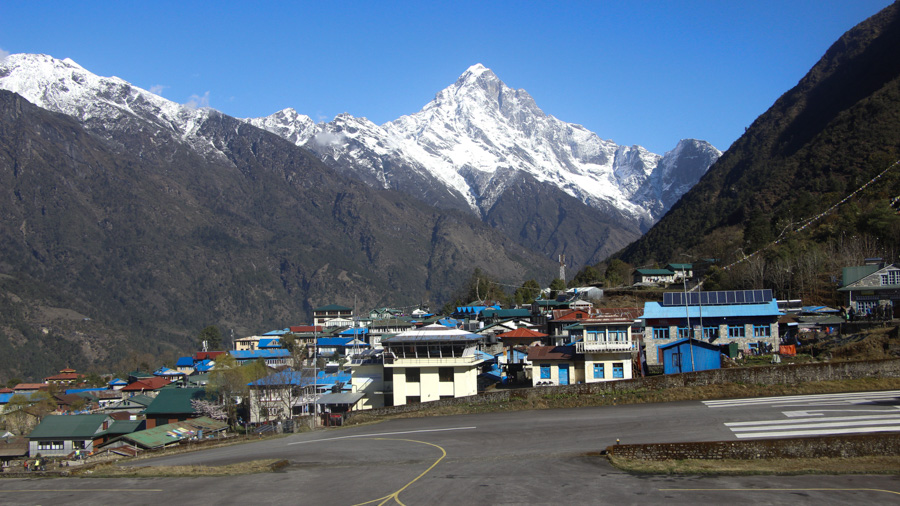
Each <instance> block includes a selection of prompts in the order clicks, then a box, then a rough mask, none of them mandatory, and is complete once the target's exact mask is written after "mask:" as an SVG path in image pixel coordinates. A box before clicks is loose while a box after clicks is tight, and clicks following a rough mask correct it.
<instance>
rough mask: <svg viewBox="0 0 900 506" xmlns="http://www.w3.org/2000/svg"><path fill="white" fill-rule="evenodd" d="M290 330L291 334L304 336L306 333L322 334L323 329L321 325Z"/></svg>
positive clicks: (299, 326) (303, 326) (300, 326)
mask: <svg viewBox="0 0 900 506" xmlns="http://www.w3.org/2000/svg"><path fill="white" fill-rule="evenodd" d="M289 328H290V330H291V332H293V333H295V334H303V333H305V332H322V327H321V326H320V325H297V326H294V327H289Z"/></svg>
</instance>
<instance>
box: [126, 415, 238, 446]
mask: <svg viewBox="0 0 900 506" xmlns="http://www.w3.org/2000/svg"><path fill="white" fill-rule="evenodd" d="M227 426H228V424H227V423H225V422H220V421H218V420H213V419H212V418H208V417H205V416H204V417H200V418H195V419H193V420H185V421H183V422H176V423H167V424H165V425H160V426H158V427H154V428H152V429H147V430H141V431H138V432H133V433H131V434H127V435H124V436H121V437H118V438H116V439H114V440H110V441H109V442H110V443H112V442H113V441H119V440H125V441H129V442H131V443H134V444H137V445H139V446H142V447H144V448H159V447H160V446H166V445H168V444H172V443H176V442H178V441H181V440H182V439H188V438H191V437H194V436H196V435H197V433H198V432H199V431H200V430H202V431H203V432H206V433H212V432H217V431H220V430H223V429H225V428H226V427H227Z"/></svg>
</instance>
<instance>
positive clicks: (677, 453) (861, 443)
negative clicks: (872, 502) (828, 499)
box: [606, 434, 900, 460]
mask: <svg viewBox="0 0 900 506" xmlns="http://www.w3.org/2000/svg"><path fill="white" fill-rule="evenodd" d="M606 451H607V453H609V454H610V455H613V456H616V457H622V458H627V459H638V460H684V459H700V460H716V459H742V460H747V459H799V458H810V459H812V458H823V457H829V458H849V457H868V456H888V457H891V456H895V455H898V453H900V434H859V435H849V436H834V437H816V438H795V439H766V440H757V441H710V442H699V443H661V444H637V445H634V444H628V445H613V446H610V447H608V448H607V449H606Z"/></svg>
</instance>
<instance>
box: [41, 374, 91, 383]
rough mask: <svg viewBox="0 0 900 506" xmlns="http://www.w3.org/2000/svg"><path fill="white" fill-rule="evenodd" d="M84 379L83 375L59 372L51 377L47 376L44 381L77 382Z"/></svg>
mask: <svg viewBox="0 0 900 506" xmlns="http://www.w3.org/2000/svg"><path fill="white" fill-rule="evenodd" d="M83 377H84V374H80V373H76V372H60V373H59V374H54V375H53V376H47V377H46V378H44V381H69V380H73V381H74V380H79V379H81V378H83Z"/></svg>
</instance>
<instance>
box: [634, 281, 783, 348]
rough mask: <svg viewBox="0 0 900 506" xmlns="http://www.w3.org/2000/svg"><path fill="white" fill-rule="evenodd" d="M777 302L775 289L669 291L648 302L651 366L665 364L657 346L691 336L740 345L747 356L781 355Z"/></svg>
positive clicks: (646, 339) (646, 321)
mask: <svg viewBox="0 0 900 506" xmlns="http://www.w3.org/2000/svg"><path fill="white" fill-rule="evenodd" d="M779 316H781V313H780V312H779V311H778V302H777V301H776V300H775V297H773V296H772V290H729V291H714V292H687V293H685V292H666V293H664V294H663V301H662V302H661V303H660V302H646V303H644V314H643V315H641V317H640V318H641V319H642V320H644V345H645V349H646V356H647V363H648V364H649V365H657V364H660V363H662V362H661V360H660V357H659V351H658V348H659V347H660V346H662V345H666V344H669V343H672V342H675V341H678V340H679V339H685V338H688V337H690V338H692V339H697V340H702V341H705V342H708V343H711V344H715V345H728V344H731V343H737V345H738V348H739V349H740V350H741V351H743V352H744V353H755V352H772V353H776V352H777V351H778V345H779V343H780V340H779V337H778V318H779Z"/></svg>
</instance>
